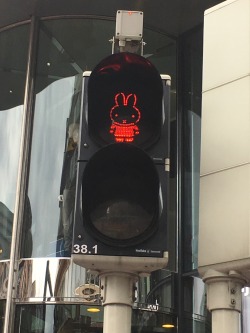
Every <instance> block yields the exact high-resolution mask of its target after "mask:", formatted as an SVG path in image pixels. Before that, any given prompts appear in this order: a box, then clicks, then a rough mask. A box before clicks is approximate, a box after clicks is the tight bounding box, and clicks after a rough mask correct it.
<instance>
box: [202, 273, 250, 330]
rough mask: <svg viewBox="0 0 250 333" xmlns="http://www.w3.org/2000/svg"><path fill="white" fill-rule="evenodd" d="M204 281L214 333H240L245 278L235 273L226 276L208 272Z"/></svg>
mask: <svg viewBox="0 0 250 333" xmlns="http://www.w3.org/2000/svg"><path fill="white" fill-rule="evenodd" d="M203 280H204V282H205V283H206V285H207V307H208V309H209V310H210V311H211V312H212V333H240V332H241V320H240V313H241V297H242V292H241V289H242V287H243V286H244V284H245V283H246V281H245V280H244V278H243V277H242V276H241V275H240V274H238V273H237V272H235V271H230V272H229V273H228V274H226V273H222V272H218V271H214V270H208V272H207V273H206V274H205V275H204V277H203Z"/></svg>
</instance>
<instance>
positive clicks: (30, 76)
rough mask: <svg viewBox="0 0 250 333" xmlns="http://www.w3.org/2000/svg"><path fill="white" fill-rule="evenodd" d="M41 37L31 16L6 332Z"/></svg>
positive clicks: (10, 313)
mask: <svg viewBox="0 0 250 333" xmlns="http://www.w3.org/2000/svg"><path fill="white" fill-rule="evenodd" d="M37 40H38V19H37V18H36V17H34V16H33V17H32V18H31V24H30V37H29V49H28V60H27V72H26V84H25V92H24V105H23V119H22V130H21V143H20V155H19V156H20V157H19V166H18V175H17V189H16V201H15V209H14V219H13V227H12V239H11V250H10V268H9V276H8V290H7V300H6V309H5V319H4V330H3V333H10V332H12V329H13V321H14V302H13V293H14V292H15V288H16V278H17V273H18V259H19V257H20V241H21V229H22V217H23V212H24V205H25V196H26V191H27V179H28V165H29V156H30V149H31V137H32V122H33V94H34V73H35V67H36V49H37Z"/></svg>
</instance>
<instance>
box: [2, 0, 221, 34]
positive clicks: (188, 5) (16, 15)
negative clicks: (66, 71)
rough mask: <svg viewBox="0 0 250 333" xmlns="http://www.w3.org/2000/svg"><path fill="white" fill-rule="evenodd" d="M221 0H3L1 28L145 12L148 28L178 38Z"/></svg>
mask: <svg viewBox="0 0 250 333" xmlns="http://www.w3.org/2000/svg"><path fill="white" fill-rule="evenodd" d="M220 2H222V1H220V0H84V1H83V0H71V1H68V0H53V1H51V0H11V1H10V0H0V27H4V26H7V25H10V24H13V23H16V22H19V21H23V20H28V19H29V18H30V16H31V15H37V16H39V17H51V16H57V15H91V16H92V15H94V16H104V17H111V18H113V17H115V15H116V11H117V10H118V9H124V10H141V11H143V12H144V22H145V26H147V27H150V28H154V29H159V30H161V31H163V32H167V33H169V34H172V35H175V36H178V35H180V34H182V33H184V32H186V31H187V30H189V29H192V28H193V27H195V26H196V25H199V24H201V23H202V21H203V14H204V10H206V9H207V8H210V7H212V6H214V5H216V4H218V3H220Z"/></svg>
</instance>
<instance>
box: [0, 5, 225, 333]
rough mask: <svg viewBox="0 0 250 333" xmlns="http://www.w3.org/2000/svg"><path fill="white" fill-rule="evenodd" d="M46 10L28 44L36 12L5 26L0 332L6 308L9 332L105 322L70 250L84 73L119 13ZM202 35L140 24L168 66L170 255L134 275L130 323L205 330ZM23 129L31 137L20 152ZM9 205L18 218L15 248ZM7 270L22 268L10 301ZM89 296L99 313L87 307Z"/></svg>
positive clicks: (1, 38) (0, 36)
mask: <svg viewBox="0 0 250 333" xmlns="http://www.w3.org/2000/svg"><path fill="white" fill-rule="evenodd" d="M218 2H219V1H218ZM135 9H139V8H135ZM110 11H111V10H110ZM111 14H112V16H113V11H112V13H110V15H111ZM51 16H53V17H50V18H45V17H43V15H42V14H41V17H36V18H35V21H36V27H37V29H35V30H34V31H33V40H35V41H36V43H34V44H33V45H31V48H32V47H33V52H30V53H29V38H31V37H29V36H30V27H32V21H31V22H30V21H27V22H25V24H22V25H16V26H15V25H14V26H9V27H7V28H6V27H5V28H4V29H2V30H0V87H1V99H0V127H1V132H0V133H1V134H0V135H1V140H0V142H1V143H0V145H1V152H2V154H1V156H0V166H1V168H0V183H1V186H0V230H1V232H0V333H1V332H4V333H7V332H6V327H7V325H6V323H5V331H4V318H5V317H6V313H7V314H8V320H9V322H10V323H11V326H10V327H12V328H11V329H12V331H13V332H15V333H16V332H22V333H24V332H27V333H28V332H31V333H32V332H34V333H35V332H36V333H37V332H39V333H50V332H58V333H59V332H60V333H63V332H72V331H74V332H102V330H103V307H102V306H101V300H100V289H99V281H98V278H96V277H94V276H92V275H91V274H90V273H89V272H86V270H85V269H83V268H81V267H79V266H77V265H75V264H73V263H72V262H71V260H70V256H71V241H72V227H73V213H74V203H75V188H76V159H77V150H78V149H77V148H78V139H79V137H78V134H79V122H80V111H81V91H82V83H83V82H82V75H83V72H85V71H91V70H93V69H94V67H95V65H96V64H97V63H99V61H100V60H102V59H103V58H104V57H106V56H108V55H110V54H111V43H110V42H109V40H110V39H111V38H112V37H113V35H114V31H115V21H114V18H110V17H107V16H106V17H101V16H100V17H99V16H93V15H88V16H83V15H82V16H81V15H74V16H65V15H63V16H58V17H55V15H51ZM166 16H167V18H168V19H169V20H173V19H176V18H171V15H169V13H166ZM202 33H203V31H202V25H198V27H196V28H195V29H192V30H189V29H188V31H187V32H185V33H182V34H181V35H180V36H179V35H173V34H169V33H168V31H163V30H160V29H155V28H154V26H153V25H152V24H148V25H145V27H144V41H145V42H146V44H145V46H144V56H145V57H146V58H148V59H149V60H150V61H151V62H152V63H153V64H154V65H155V66H156V68H157V69H158V71H159V72H160V73H161V74H168V75H170V76H171V115H170V118H171V124H170V127H171V133H170V135H171V156H170V160H171V171H170V202H169V235H168V236H167V237H168V239H167V242H168V244H169V264H168V266H167V268H166V269H163V270H160V271H156V272H153V273H152V274H151V276H150V277H143V278H140V280H139V281H138V283H137V293H136V301H135V303H134V306H133V318H132V328H131V332H138V333H139V332H141V333H142V332H178V333H183V332H188V333H209V332H210V331H211V329H210V316H209V313H207V310H206V293H205V288H204V284H203V282H202V281H201V280H200V279H199V278H198V277H197V276H198V274H197V271H196V269H197V235H198V204H197V202H198V195H199V193H198V188H199V143H200V117H201V75H202V42H203V41H202ZM17 50H18V52H17ZM29 65H31V66H33V70H32V71H30V72H29V71H27V68H29V67H28V66H29ZM27 82H32V89H31V88H30V89H27V87H28V84H27ZM27 100H29V101H30V103H27ZM25 101H26V105H27V108H29V110H28V111H29V114H30V116H29V119H28V121H27V118H26V117H24V114H23V113H24V112H23V109H24V104H25ZM24 120H26V121H27V123H26V122H25V121H24ZM22 124H23V125H22ZM22 126H23V127H22ZM26 132H28V133H29V136H30V138H31V139H30V142H29V143H28V144H27V142H26V145H27V153H26V154H25V155H24V156H20V147H21V142H22V140H23V138H24V137H25V133H26ZM19 158H21V162H20V163H21V164H25V166H26V175H25V176H24V174H21V176H20V178H21V179H20V182H21V183H20V184H22V188H23V193H24V195H23V197H22V196H19V195H17V196H16V191H17V189H18V188H19V186H21V185H20V184H17V177H18V163H19ZM19 168H20V166H19ZM16 198H17V199H16ZM16 200H19V205H16V206H15V203H16ZM15 207H17V208H15ZM15 209H16V211H15ZM14 214H15V217H16V219H17V224H19V225H20V226H21V227H20V230H21V232H20V234H19V235H18V236H17V237H20V239H19V242H17V244H19V243H20V247H19V246H18V248H17V250H16V252H15V254H13V253H11V237H12V225H13V219H14ZM17 230H18V229H17ZM12 242H15V239H12ZM9 271H11V272H12V274H13V275H14V274H15V272H17V274H16V275H15V279H13V283H15V293H14V295H13V299H12V298H8V297H7V294H8V281H9ZM9 295H11V293H9ZM90 306H91V307H93V306H94V307H96V308H97V309H98V310H99V311H98V312H96V313H93V312H89V307H90ZM13 309H14V310H15V311H12V310H13ZM12 314H13V315H12Z"/></svg>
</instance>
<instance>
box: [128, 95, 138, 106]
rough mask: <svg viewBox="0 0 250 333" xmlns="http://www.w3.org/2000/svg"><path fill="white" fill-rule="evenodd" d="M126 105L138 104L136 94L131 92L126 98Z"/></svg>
mask: <svg viewBox="0 0 250 333" xmlns="http://www.w3.org/2000/svg"><path fill="white" fill-rule="evenodd" d="M126 105H128V106H135V105H136V95H135V94H129V95H128V96H127V98H126Z"/></svg>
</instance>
